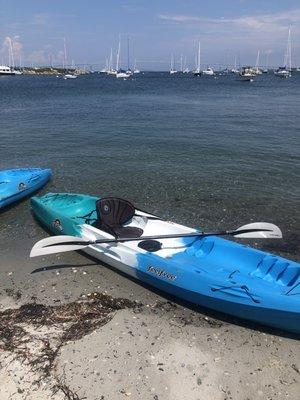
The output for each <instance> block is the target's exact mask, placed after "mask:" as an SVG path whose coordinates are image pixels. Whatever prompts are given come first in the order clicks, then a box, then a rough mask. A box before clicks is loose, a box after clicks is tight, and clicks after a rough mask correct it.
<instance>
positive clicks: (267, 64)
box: [262, 52, 270, 74]
mask: <svg viewBox="0 0 300 400" xmlns="http://www.w3.org/2000/svg"><path fill="white" fill-rule="evenodd" d="M269 55H270V53H269V52H268V53H267V56H266V58H267V59H266V66H265V68H264V69H263V70H262V72H263V74H267V73H268V72H269Z"/></svg>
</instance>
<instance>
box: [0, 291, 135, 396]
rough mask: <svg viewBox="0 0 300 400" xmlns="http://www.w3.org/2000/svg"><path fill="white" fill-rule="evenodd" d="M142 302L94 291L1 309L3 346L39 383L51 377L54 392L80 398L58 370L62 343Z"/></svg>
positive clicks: (101, 324) (0, 321)
mask: <svg viewBox="0 0 300 400" xmlns="http://www.w3.org/2000/svg"><path fill="white" fill-rule="evenodd" d="M139 306H140V304H138V303H136V302H133V301H130V300H127V299H123V298H113V297H111V296H109V295H106V294H102V293H91V294H89V295H88V296H87V297H85V298H83V296H82V297H81V299H80V300H78V301H74V302H72V303H69V304H62V305H55V306H46V305H43V304H37V303H35V302H33V303H29V304H24V305H22V306H21V307H19V308H17V309H8V310H5V311H2V312H0V350H3V351H7V352H9V353H11V354H12V356H13V360H16V359H17V360H19V361H21V362H22V363H25V364H26V365H27V366H28V367H29V368H30V369H31V371H33V372H34V373H36V374H38V375H37V376H38V377H39V379H38V380H37V381H36V382H35V383H36V384H39V382H40V381H41V380H42V379H45V378H48V379H51V380H52V382H53V384H52V390H53V392H57V391H58V390H60V391H61V392H62V393H63V394H64V396H65V398H67V399H70V400H77V399H78V400H79V397H78V395H77V394H76V393H74V392H72V390H71V389H70V388H69V387H68V386H67V385H66V384H65V383H63V382H62V380H61V377H57V376H56V374H55V372H56V359H57V356H58V354H59V352H60V350H61V348H62V346H63V345H64V344H66V343H67V342H69V341H73V340H79V339H81V338H83V337H84V336H86V335H88V334H89V333H91V332H92V331H94V330H95V329H97V328H99V327H101V326H103V325H105V324H107V323H108V322H109V321H110V320H111V319H112V318H113V316H114V313H115V312H116V311H117V310H122V309H125V308H137V307H139Z"/></svg>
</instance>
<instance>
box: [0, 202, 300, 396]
mask: <svg viewBox="0 0 300 400" xmlns="http://www.w3.org/2000/svg"><path fill="white" fill-rule="evenodd" d="M22 207H23V206H22ZM24 207H25V206H24ZM8 212H10V211H8ZM21 228H22V229H21ZM15 232H16V226H9V225H6V226H4V227H2V233H1V234H2V238H4V239H5V246H4V248H3V246H2V249H1V261H0V304H1V309H0V312H1V314H0V324H1V322H2V325H0V326H1V328H2V334H1V337H0V346H1V347H0V399H1V400H8V399H13V400H19V399H20V400H21V399H22V400H25V399H26V400H33V399H34V400H37V399H39V400H44V399H45V400H46V399H49V398H50V397H51V396H52V397H51V399H54V400H57V399H72V400H78V399H84V398H86V399H88V400H99V399H103V400H104V399H105V400H108V399H110V400H119V399H126V398H128V399H134V400H136V399H151V400H152V399H153V400H183V399H187V400H200V399H206V400H230V399H232V400H257V399H264V400H267V399H269V400H271V399H272V400H282V399H290V400H298V399H299V393H300V372H299V370H300V346H299V340H297V338H295V337H292V336H291V335H287V334H283V333H280V332H277V331H272V330H268V329H264V328H260V327H255V326H254V325H249V324H246V323H243V322H242V321H237V320H234V319H232V318H226V317H225V316H224V315H216V314H213V313H211V312H209V311H207V310H200V309H194V308H193V307H190V306H189V305H187V304H181V303H178V302H175V300H174V299H170V298H167V297H166V296H164V295H163V294H162V293H157V292H155V291H153V290H151V289H150V288H149V287H145V286H142V285H140V284H138V283H137V282H135V281H133V280H130V279H128V278H126V277H125V276H123V275H120V274H119V273H117V272H116V271H114V270H112V269H109V268H107V267H106V266H102V265H100V264H98V263H97V261H95V260H93V259H90V258H87V257H86V256H84V255H83V254H80V253H65V254H61V255H55V256H49V257H46V258H38V259H32V260H30V259H29V256H28V255H29V251H30V248H31V246H32V245H33V243H34V242H36V241H37V240H39V239H41V238H42V237H45V236H47V233H46V232H44V231H43V230H42V229H41V228H40V227H39V226H38V225H37V224H36V223H35V222H34V221H33V220H31V219H29V218H28V219H27V220H26V222H25V223H24V225H23V226H22V227H19V229H18V230H17V232H18V233H17V234H16V233H15ZM16 235H17V236H16ZM93 293H94V294H93ZM116 298H118V299H121V300H120V301H121V302H122V304H123V306H122V307H121V308H120V309H116V308H115V307H114V305H113V304H114V301H115V300H114V299H116ZM97 299H98V300H97ZM96 300H97V301H98V302H95V301H96ZM127 301H129V302H127ZM85 302H87V303H85ZM101 302H102V303H101ZM82 303H84V304H88V306H89V307H92V308H93V307H94V308H95V307H96V306H97V307H98V308H97V309H98V310H99V307H100V309H101V310H103V312H105V313H106V314H105V319H103V320H102V319H101V318H102V317H103V316H101V317H99V315H96V314H93V313H91V312H90V311H88V312H87V313H86V314H83V317H82V318H80V317H81V316H80V315H78V318H77V319H76V315H75V316H74V318H73V316H71V317H72V318H73V320H72V321H71V320H68V319H66V315H65V314H63V313H64V312H65V310H67V309H68V307H69V308H70V309H71V305H72V307H74V305H75V306H76V305H78V304H82ZM24 305H27V306H26V307H27V308H26V307H25V311H26V310H27V311H26V312H27V314H26V313H25V314H26V315H27V319H26V315H25V319H24V320H22V321H18V320H15V321H14V322H12V320H11V319H9V320H8V321H9V322H8V323H6V324H5V325H6V328H12V329H13V332H14V337H13V339H11V338H9V340H8V337H7V336H6V337H5V338H6V342H5V343H6V347H5V346H4V345H3V344H5V343H4V341H3V338H4V334H3V329H4V328H5V327H3V322H4V320H5V312H6V313H9V315H10V316H12V318H13V316H14V315H16V314H15V313H16V312H20V307H22V306H23V307H24ZM28 305H29V306H28ZM36 305H38V307H42V306H43V307H42V310H44V311H43V312H44V313H46V314H43V315H44V316H45V315H47V316H49V315H50V317H51V318H54V317H53V316H55V318H54V320H53V321H54V322H53V325H51V324H50V325H49V324H47V323H45V322H43V320H40V321H37V320H36V318H35V317H32V315H31V314H30V310H31V307H33V306H35V307H36ZM40 305H42V306H40ZM64 306H65V307H66V308H64ZM12 309H15V311H12ZM39 309H40V308H39ZM5 310H6V311H5ZM8 310H11V311H8ZM21 310H22V309H21ZM89 310H90V309H89ZM23 311H24V309H23ZM23 314H24V313H23ZM74 314H76V313H74ZM6 318H7V315H6ZM72 318H71V319H72ZM99 318H100V319H99ZM6 321H7V320H6ZM74 321H75V322H76V323H78V322H80V323H81V324H82V323H83V322H84V323H87V324H88V326H87V325H84V328H82V326H83V325H74V326H73V325H72V324H74V323H75V322H74ZM93 324H94V325H93ZM72 326H73V331H72V329H70V327H71V328H72ZM21 329H22V331H21ZM0 332H1V329H0ZM16 332H19V333H20V332H21V333H22V335H23V336H22V335H21V336H20V337H21V341H20V342H19V343H17V341H15V342H14V340H15V339H16ZM66 332H69V333H70V332H71V334H70V335H69V333H68V334H67V333H66ZM80 332H81V333H80ZM61 338H65V340H64V341H63V342H62V341H60V340H61ZM9 344H13V345H14V346H11V347H10V346H9ZM55 352H56V353H55ZM54 353H55V356H53V354H54ZM51 357H52V358H51ZM37 360H38V362H37ZM50 364H51V365H50ZM45 368H46V369H45ZM45 371H46V372H47V373H45Z"/></svg>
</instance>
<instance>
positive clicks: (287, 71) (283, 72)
mask: <svg viewBox="0 0 300 400" xmlns="http://www.w3.org/2000/svg"><path fill="white" fill-rule="evenodd" d="M274 74H275V75H276V76H278V77H280V78H290V77H291V76H292V42H291V28H289V33H288V41H287V46H286V52H285V55H284V67H279V68H278V69H277V70H275V71H274Z"/></svg>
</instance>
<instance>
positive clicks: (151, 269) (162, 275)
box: [147, 265, 177, 281]
mask: <svg viewBox="0 0 300 400" xmlns="http://www.w3.org/2000/svg"><path fill="white" fill-rule="evenodd" d="M147 271H148V272H151V273H152V274H155V275H157V276H159V277H160V278H167V279H169V280H170V281H175V279H176V278H177V276H176V275H173V274H170V273H169V272H167V271H164V270H163V269H159V268H156V267H152V266H151V265H149V267H148V269H147Z"/></svg>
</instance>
